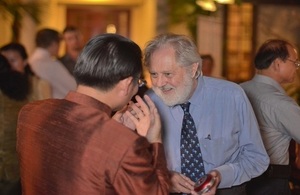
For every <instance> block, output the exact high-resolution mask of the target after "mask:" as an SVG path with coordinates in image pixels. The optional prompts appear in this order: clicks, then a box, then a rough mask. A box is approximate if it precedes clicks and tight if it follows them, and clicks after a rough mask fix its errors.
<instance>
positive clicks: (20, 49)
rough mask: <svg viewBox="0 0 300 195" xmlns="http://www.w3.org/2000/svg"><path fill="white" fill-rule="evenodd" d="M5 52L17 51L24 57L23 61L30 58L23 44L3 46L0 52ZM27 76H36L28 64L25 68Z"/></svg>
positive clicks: (13, 43)
mask: <svg viewBox="0 0 300 195" xmlns="http://www.w3.org/2000/svg"><path fill="white" fill-rule="evenodd" d="M3 51H15V52H18V53H19V54H20V56H21V57H22V59H23V60H27V58H28V54H27V52H26V49H25V47H24V46H23V45H22V44H20V43H15V42H12V43H8V44H6V45H4V46H2V47H1V48H0V52H3ZM25 74H26V75H27V76H32V75H34V73H33V72H32V70H31V68H30V65H29V64H28V63H27V64H26V66H25Z"/></svg>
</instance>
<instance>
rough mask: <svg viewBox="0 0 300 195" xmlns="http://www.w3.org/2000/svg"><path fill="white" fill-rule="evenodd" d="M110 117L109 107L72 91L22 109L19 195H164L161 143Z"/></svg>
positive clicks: (165, 179)
mask: <svg viewBox="0 0 300 195" xmlns="http://www.w3.org/2000/svg"><path fill="white" fill-rule="evenodd" d="M110 115H111V109H110V108H109V107H108V106H107V105H105V104H103V103H101V102H99V101H97V100H96V99H94V98H91V97H89V96H86V95H83V94H79V93H75V92H70V93H69V94H68V95H67V96H66V98H65V99H48V100H42V101H37V102H33V103H30V104H27V105H26V106H25V107H23V109H22V110H21V112H20V115H19V120H18V127H17V152H18V155H19V161H20V174H21V182H22V190H23V195H52V194H53V195H60V194H61V195H68V194H70V195H77V194H78V195H94V194H101V195H108V194H109V195H111V194H120V195H133V194H136V195H144V194H150V195H151V194H168V189H169V178H168V170H167V168H166V160H165V156H164V150H163V147H162V144H160V143H154V144H149V142H148V141H147V140H146V139H145V138H144V137H141V136H139V135H138V134H136V133H135V132H134V131H132V130H130V129H128V128H126V127H125V126H123V125H122V124H120V123H118V122H116V121H115V120H114V119H111V117H110Z"/></svg>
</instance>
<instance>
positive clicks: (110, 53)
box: [74, 34, 142, 90]
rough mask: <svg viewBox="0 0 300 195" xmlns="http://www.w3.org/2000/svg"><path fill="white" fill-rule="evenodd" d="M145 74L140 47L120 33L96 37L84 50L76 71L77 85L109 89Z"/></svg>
mask: <svg viewBox="0 0 300 195" xmlns="http://www.w3.org/2000/svg"><path fill="white" fill-rule="evenodd" d="M141 73H142V52H141V49H140V47H139V46H138V45H137V44H136V43H134V42H133V41H131V40H130V39H128V38H125V37H123V36H121V35H117V34H101V35H98V36H95V37H93V38H92V39H91V40H90V41H89V42H88V43H87V44H86V46H85V47H84V48H83V51H82V52H81V54H80V55H79V57H78V60H77V63H76V65H75V69H74V77H75V79H76V82H77V84H81V85H86V86H90V87H96V88H98V89H101V90H109V89H111V88H112V87H113V86H115V85H116V84H117V83H118V82H119V81H120V80H123V79H125V78H127V77H130V76H132V77H133V78H134V79H136V81H137V80H138V78H139V76H140V75H141Z"/></svg>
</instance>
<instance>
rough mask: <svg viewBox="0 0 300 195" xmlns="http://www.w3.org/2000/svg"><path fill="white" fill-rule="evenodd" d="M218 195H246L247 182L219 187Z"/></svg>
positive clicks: (178, 194)
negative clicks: (228, 186) (229, 186)
mask: <svg viewBox="0 0 300 195" xmlns="http://www.w3.org/2000/svg"><path fill="white" fill-rule="evenodd" d="M170 195H182V193H171V194H170ZM216 195H246V184H242V185H239V186H233V187H231V188H225V189H218V190H217V193H216Z"/></svg>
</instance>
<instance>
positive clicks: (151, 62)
mask: <svg viewBox="0 0 300 195" xmlns="http://www.w3.org/2000/svg"><path fill="white" fill-rule="evenodd" d="M144 55H145V56H144V59H145V63H144V64H145V65H146V67H147V68H148V70H149V73H150V78H151V81H152V89H151V90H150V91H148V92H147V94H148V95H149V96H150V98H151V99H152V101H153V102H154V103H155V105H156V107H157V109H158V111H159V114H160V116H161V121H162V129H163V130H164V131H163V144H164V148H165V153H166V159H167V164H168V168H169V171H170V175H171V182H172V185H171V192H172V193H184V194H186V193H190V190H191V189H193V188H194V185H195V182H196V181H198V179H199V178H200V177H201V176H203V175H205V174H207V173H210V174H211V175H212V176H213V177H214V178H215V180H216V182H215V185H214V186H213V188H212V189H211V190H210V191H209V192H207V193H205V195H212V194H218V195H229V194H230V195H242V194H243V195H244V194H245V182H247V181H249V180H250V179H251V178H254V177H257V176H259V175H260V174H262V173H263V172H264V171H265V170H266V169H267V167H268V164H269V157H268V155H267V153H266V150H265V148H264V145H263V142H262V139H261V136H260V133H259V129H258V124H257V121H256V118H255V115H254V112H253V110H252V107H251V104H250V102H249V100H248V99H247V97H246V95H245V93H244V91H243V89H242V88H241V87H240V86H239V85H237V84H235V83H232V82H229V81H225V80H220V79H215V78H211V77H203V76H201V66H202V63H201V58H200V55H199V53H198V49H197V47H196V45H195V43H194V42H193V41H192V40H191V39H190V38H189V37H187V36H184V35H177V34H169V33H167V34H162V35H159V36H157V37H155V38H154V39H153V40H151V41H149V42H148V43H147V46H146V48H145V51H144Z"/></svg>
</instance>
